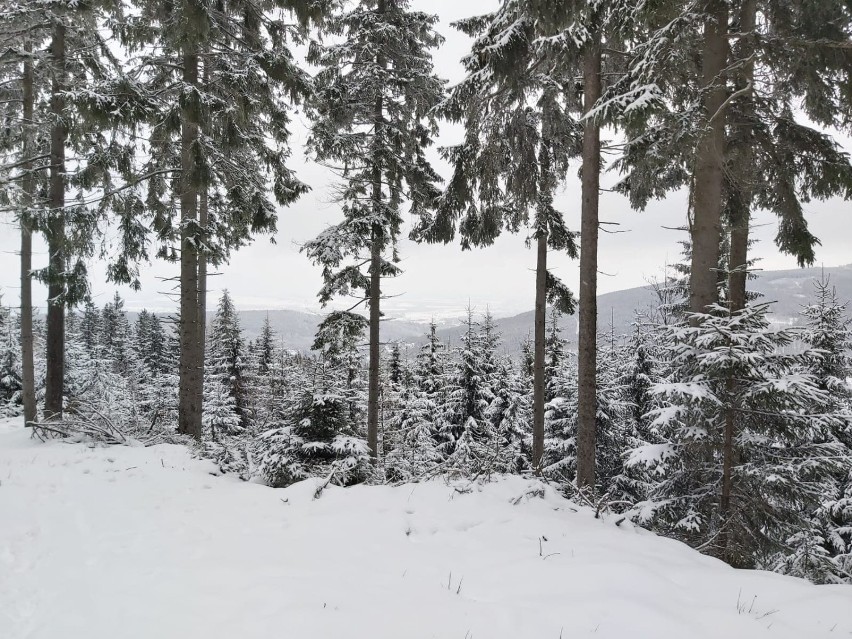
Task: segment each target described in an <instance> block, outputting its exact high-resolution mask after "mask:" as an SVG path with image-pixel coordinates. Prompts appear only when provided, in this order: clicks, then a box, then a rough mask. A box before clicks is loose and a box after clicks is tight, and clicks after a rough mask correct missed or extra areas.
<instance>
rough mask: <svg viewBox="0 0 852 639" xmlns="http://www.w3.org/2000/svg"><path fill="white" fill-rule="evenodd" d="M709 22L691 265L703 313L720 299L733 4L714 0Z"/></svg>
mask: <svg viewBox="0 0 852 639" xmlns="http://www.w3.org/2000/svg"><path fill="white" fill-rule="evenodd" d="M708 5H709V7H708V17H707V18H706V20H705V22H704V51H703V58H702V75H703V79H702V88H703V89H704V91H705V96H704V110H705V112H706V117H707V118H708V119H707V122H706V124H705V129H704V131H703V132H702V134H701V137H700V138H699V141H698V144H697V145H696V149H695V169H694V170H695V185H694V190H693V219H692V222H691V224H690V235H691V238H690V239H691V240H692V264H691V270H690V280H689V308H690V310H691V311H692V312H693V313H703V312H705V311H706V310H707V307H709V306H711V305H712V304H715V303H716V302H718V301H719V296H718V289H717V281H718V273H717V270H718V267H719V244H720V241H721V238H722V219H721V218H722V189H723V179H724V172H723V168H724V155H725V118H724V114H723V113H721V109H722V108H723V105H724V102H725V95H726V86H725V82H724V78H723V77H722V76H723V73H724V71H725V67H726V65H727V61H728V41H727V34H728V8H727V4H726V2H724V1H723V0H709V2H708Z"/></svg>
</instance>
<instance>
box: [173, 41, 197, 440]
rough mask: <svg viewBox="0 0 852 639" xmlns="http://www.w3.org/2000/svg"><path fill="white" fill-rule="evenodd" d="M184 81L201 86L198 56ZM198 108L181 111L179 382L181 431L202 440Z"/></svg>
mask: <svg viewBox="0 0 852 639" xmlns="http://www.w3.org/2000/svg"><path fill="white" fill-rule="evenodd" d="M183 81H184V83H185V84H187V85H190V86H197V85H198V55H197V54H196V53H195V52H194V51H186V52H184V55H183ZM197 142H198V105H197V103H196V101H195V99H191V100H189V99H187V100H185V101H184V105H183V107H182V108H181V152H180V163H181V193H180V219H181V255H180V382H179V403H178V432H181V433H184V434H187V435H192V436H193V437H197V438H200V437H201V396H200V392H199V391H200V390H201V388H202V387H201V375H202V366H203V362H202V360H201V358H200V354H201V353H202V345H201V340H200V331H199V321H198V249H197V246H196V242H197V239H198V238H197V235H198V234H197V228H198V186H197V184H198V167H197V163H196V152H197V150H196V148H195V147H196V144H197Z"/></svg>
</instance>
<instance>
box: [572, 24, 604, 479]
mask: <svg viewBox="0 0 852 639" xmlns="http://www.w3.org/2000/svg"><path fill="white" fill-rule="evenodd" d="M600 95H601V38H600V33H599V32H597V31H593V40H592V42H590V43H589V44H588V45H587V48H586V51H585V53H584V55H583V110H584V112H585V113H588V112H589V111H590V110H591V109H592V107H594V105H595V103H596V102H597V101H598V99H599V98H600ZM600 165H601V132H600V126H599V125H598V123H597V122H595V121H594V120H592V119H588V120H585V122H584V124H583V175H582V178H583V179H582V199H583V202H582V210H581V220H580V327H579V336H578V343H577V348H578V361H577V401H578V406H577V409H578V410H577V486H578V487H579V488H594V486H595V445H596V444H595V435H596V433H595V430H596V425H597V419H596V413H597V333H598V226H599V220H598V203H599V199H600Z"/></svg>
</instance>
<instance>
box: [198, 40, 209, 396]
mask: <svg viewBox="0 0 852 639" xmlns="http://www.w3.org/2000/svg"><path fill="white" fill-rule="evenodd" d="M209 64H210V58H209V56H207V57H205V59H204V67H203V72H202V73H203V75H202V83H203V85H204V87H205V88H206V87H207V81H208V78H209V73H208V66H209ZM209 205H210V194H209V190H208V184H206V182H205V183H204V184H202V185H201V186H200V191H199V194H198V223H199V225H200V226H201V232H202V235H203V237H204V241H205V242H206V241H207V237H208V236H207V222H208V219H209V211H208V208H209ZM198 342H199V344H200V346H199V348H200V349H201V355H200V359H201V376H200V379H199V381H198V386H199V390H198V395H199V397H200V398H201V399H200V400H199V401H200V402H201V403H200V404H199V405H200V406H202V407H203V400H204V364H205V362H206V355H207V252H206V251H204V250H202V251H201V252H200V253H199V255H198Z"/></svg>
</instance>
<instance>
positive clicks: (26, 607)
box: [0, 422, 852, 639]
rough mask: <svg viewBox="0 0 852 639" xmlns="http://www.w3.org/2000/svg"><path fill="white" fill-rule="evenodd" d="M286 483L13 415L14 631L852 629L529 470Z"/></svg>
mask: <svg viewBox="0 0 852 639" xmlns="http://www.w3.org/2000/svg"><path fill="white" fill-rule="evenodd" d="M315 487H316V482H315V481H309V482H302V483H300V484H296V485H295V486H292V487H290V488H289V489H285V490H273V489H270V488H267V487H264V486H259V485H256V484H247V483H242V482H240V481H238V480H237V479H235V478H233V477H229V476H214V468H213V466H212V465H211V464H209V463H206V462H202V461H197V460H193V459H191V457H190V455H189V453H188V451H187V450H186V449H184V448H182V447H179V446H164V445H163V446H156V447H151V448H142V447H109V448H105V447H90V446H87V445H84V444H70V443H63V442H58V441H55V442H50V443H47V444H42V443H39V442H36V441H32V440H31V439H30V438H29V433H28V432H27V431H25V430H24V429H23V428H21V427H20V425H19V423H18V422H14V423H13V422H3V423H0V636H2V637H3V638H4V639H56V638H59V637H62V638H63V639H117V638H121V639H132V638H140V639H141V638H146V639H148V638H154V637H156V638H161V639H162V638H170V637H174V638H178V637H180V638H189V637H199V638H204V639H218V638H222V639H225V638H227V639H237V638H239V639H254V638H258V639H260V638H268V637H287V638H289V639H324V638H329V639H331V638H334V639H342V638H360V637H364V638H369V639H413V638H421V637H422V638H427V637H435V638H440V639H464V638H470V639H500V638H504V637H505V638H507V639H508V638H511V639H558V638H559V637H563V638H565V639H569V638H573V637H596V638H619V639H621V638H623V637H631V638H633V639H641V638H648V639H651V638H653V639H684V638H687V637H688V638H707V639H717V638H719V637H725V639H736V638H751V637H772V638H781V637H785V638H789V639H801V638H804V637H808V638H815V637H838V636H848V635H849V634H850V633H852V606H850V601H852V588H850V587H848V586H819V587H818V586H812V585H809V584H807V583H806V582H804V581H801V580H797V579H792V578H787V577H781V576H778V575H774V574H769V573H762V572H746V571H738V570H734V569H732V568H729V567H728V566H727V565H725V564H723V563H721V562H719V561H716V560H714V559H710V558H708V557H705V556H702V555H700V554H698V553H697V552H695V551H693V550H690V549H689V548H687V547H686V546H684V545H681V544H679V543H677V542H674V541H671V540H667V539H663V538H659V537H656V536H654V535H652V534H650V533H647V532H645V531H642V530H639V529H636V528H634V527H632V526H631V525H630V524H628V523H623V524H622V525H621V526H616V524H615V522H614V521H601V520H598V519H595V518H594V516H593V513H592V512H590V511H588V510H586V509H578V508H576V507H575V506H573V505H572V504H571V503H570V502H568V501H566V500H564V499H562V498H561V497H559V496H558V495H557V494H555V493H554V492H553V491H552V490H550V489H547V490H546V491H545V492H544V494H543V496H542V494H541V487H540V486H539V485H537V484H535V483H533V482H530V481H526V480H523V479H520V478H518V477H512V478H507V479H504V480H501V481H498V482H496V483H492V484H489V485H486V486H468V487H464V486H463V485H461V484H459V485H457V486H455V487H451V486H448V485H446V484H445V483H443V482H433V483H427V484H421V485H406V486H401V487H396V488H392V487H386V486H382V487H355V488H348V489H341V488H334V487H331V488H328V489H327V490H326V491H325V492H323V494H322V496H321V497H320V498H319V499H316V500H315V499H314V498H313V494H314V491H315Z"/></svg>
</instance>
